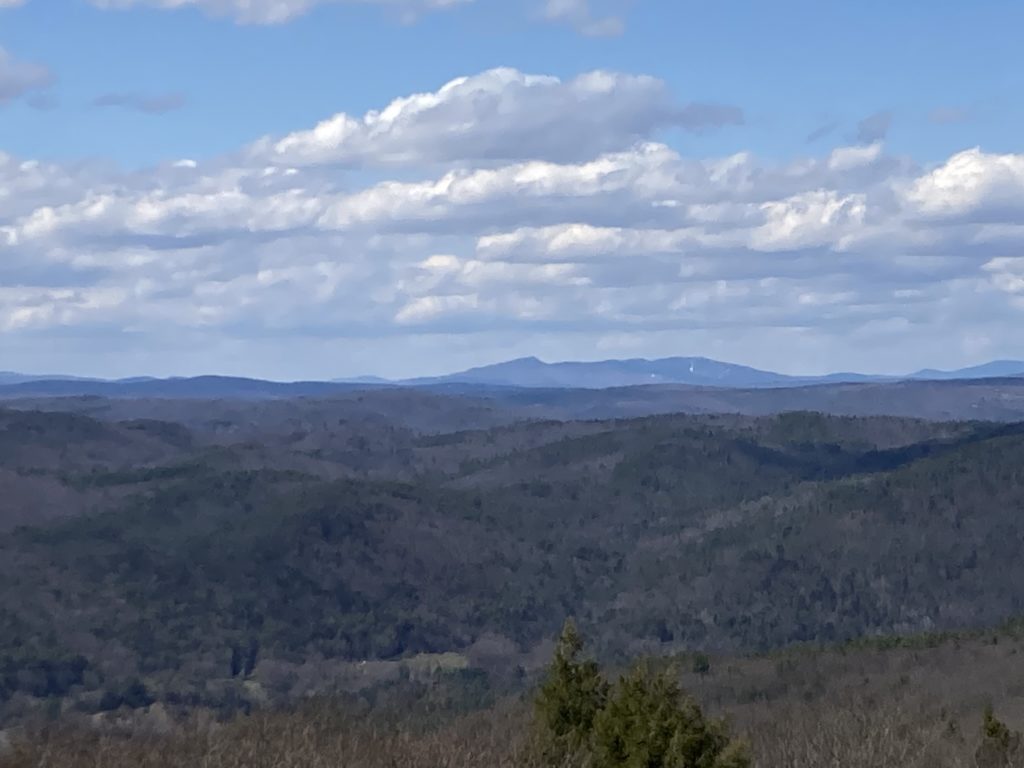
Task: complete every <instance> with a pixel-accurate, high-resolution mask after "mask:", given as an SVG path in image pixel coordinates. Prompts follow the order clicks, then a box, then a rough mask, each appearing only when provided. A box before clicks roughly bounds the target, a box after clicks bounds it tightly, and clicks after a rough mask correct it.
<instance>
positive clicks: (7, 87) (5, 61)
mask: <svg viewBox="0 0 1024 768" xmlns="http://www.w3.org/2000/svg"><path fill="white" fill-rule="evenodd" d="M52 84H53V74H52V73H51V72H50V70H49V69H48V68H47V67H45V66H43V65H42V64H36V63H34V62H29V61H22V60H20V59H16V58H15V57H14V56H13V55H11V54H10V53H8V52H7V51H6V50H4V48H2V47H0V105H2V104H5V103H7V102H9V101H13V100H14V99H17V98H20V97H22V96H25V95H28V94H32V93H33V92H36V91H41V90H44V89H46V88H49V87H50V86H51V85H52Z"/></svg>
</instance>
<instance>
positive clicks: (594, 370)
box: [401, 357, 881, 389]
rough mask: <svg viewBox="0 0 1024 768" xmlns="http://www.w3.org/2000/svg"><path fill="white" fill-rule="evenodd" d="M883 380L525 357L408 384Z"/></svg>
mask: <svg viewBox="0 0 1024 768" xmlns="http://www.w3.org/2000/svg"><path fill="white" fill-rule="evenodd" d="M878 380H881V377H877V376H866V375H864V374H858V373H836V374H830V375H828V376H789V375H786V374H782V373H774V372H772V371H762V370H759V369H757V368H751V367H749V366H746V365H736V364H733V363H723V362H720V361H718V360H711V359H709V358H706V357H666V358H662V359H660V360H645V359H642V358H636V359H632V360H602V361H600V362H563V363H545V362H544V361H542V360H538V359H537V358H536V357H523V358H519V359H517V360H510V361H508V362H505V363H498V364H496V365H486V366H482V367H480V368H471V369H469V370H468V371H462V372H461V373H453V374H449V375H447V376H437V377H432V378H419V379H408V380H406V381H403V382H401V383H403V384H406V385H412V386H424V385H437V384H479V385H493V386H508V387H529V388H538V387H539V388H553V389H567V388H570V389H607V388H610V387H632V386H642V385H650V384H686V385H689V386H697V387H726V388H730V389H734V388H745V389H752V388H760V387H787V386H797V385H802V384H812V383H817V382H821V383H840V382H862V381H878Z"/></svg>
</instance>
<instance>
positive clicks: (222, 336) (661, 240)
mask: <svg viewBox="0 0 1024 768" xmlns="http://www.w3.org/2000/svg"><path fill="white" fill-rule="evenodd" d="M532 89H538V90H537V91H536V92H534V91H533V90H532ZM609 94H610V95H609ZM565 101H569V102H570V103H571V108H565V107H564V104H563V102H565ZM434 110H438V111H437V112H435V111H434ZM545 110H546V113H545V114H540V115H538V112H541V113H543V112H545ZM682 111H683V110H682V108H681V107H679V106H678V105H676V104H675V103H674V102H673V101H672V100H671V99H669V98H668V97H667V96H665V95H664V91H663V88H662V86H661V85H660V84H659V83H658V82H657V81H654V80H649V79H645V78H633V77H629V76H622V75H613V74H609V73H597V74H591V75H585V76H583V77H581V78H579V79H577V80H571V81H567V82H562V81H559V80H557V79H554V78H533V77H530V76H526V75H522V74H520V73H516V72H513V71H510V70H499V71H497V72H487V73H483V74H481V75H477V76H474V77H469V78H465V79H462V80H459V81H456V85H454V86H452V85H450V86H446V87H444V88H442V89H440V90H439V91H437V92H435V93H433V94H427V95H425V96H424V95H414V96H409V97H405V98H403V99H399V100H397V101H395V102H394V103H393V104H392V105H391V106H389V107H387V108H386V109H385V110H383V111H382V112H380V113H371V115H367V116H363V117H361V118H352V119H351V120H352V121H353V122H352V127H351V128H350V129H345V130H342V131H340V132H335V133H331V132H330V131H327V132H324V131H321V132H320V134H319V135H317V133H316V131H317V129H315V128H314V129H311V130H310V131H308V132H299V133H296V134H292V135H291V136H288V137H283V138H278V139H275V138H270V139H267V140H265V141H263V142H260V143H259V144H258V145H257V146H256V147H250V148H248V149H246V150H245V151H240V152H238V153H236V154H234V155H232V156H226V157H221V158H216V159H213V160H209V161H197V160H193V159H189V158H182V159H179V160H176V161H174V162H170V163H168V164H166V165H164V166H160V167H155V168H151V169H149V170H148V171H145V172H132V173H124V172H119V171H118V170H117V169H113V168H109V167H105V166H102V165H83V166H68V165H59V164H46V163H39V162H34V161H29V160H23V159H19V158H15V157H11V156H8V155H3V154H0V286H2V287H0V333H2V334H4V342H5V349H7V350H11V352H10V354H11V356H12V357H11V359H10V362H9V363H8V364H9V365H12V364H17V363H18V361H19V360H28V359H30V358H29V357H28V356H29V355H31V354H36V355H38V354H42V353H41V352H40V350H50V349H53V350H59V351H60V354H65V353H66V354H69V355H72V358H68V359H73V355H74V354H75V353H74V351H73V348H72V347H70V346H63V347H62V346H61V344H62V342H61V341H60V340H61V339H65V338H72V337H73V338H74V339H76V340H77V341H78V342H82V340H83V339H84V340H86V341H87V345H86V346H87V347H88V348H90V349H101V348H103V345H104V344H108V345H110V347H111V349H112V347H113V342H112V341H111V340H112V339H114V338H116V339H117V340H118V343H120V344H125V343H136V341H137V343H138V345H139V347H138V350H136V351H138V352H139V354H141V355H145V354H146V353H145V349H152V348H159V349H161V350H165V353H164V356H163V358H161V360H155V359H154V361H153V365H154V366H159V365H165V366H171V365H176V366H177V368H176V370H166V369H164V372H168V373H171V372H179V373H181V372H189V370H195V368H196V367H198V368H202V367H207V368H208V367H209V366H210V365H217V366H219V365H220V363H219V362H218V361H222V360H233V359H237V360H238V361H239V362H238V365H239V366H244V365H245V364H246V363H245V361H246V360H248V361H250V362H249V363H248V364H249V365H250V366H251V365H252V363H251V361H253V360H266V359H268V358H270V357H273V355H272V354H270V353H271V351H272V350H274V351H277V352H280V353H281V354H284V353H285V352H286V351H287V352H288V353H289V354H288V355H287V359H288V360H290V361H291V364H292V365H293V366H294V368H293V370H292V371H291V372H289V374H286V375H296V376H303V375H336V374H337V375H340V374H343V373H356V372H357V371H356V370H343V369H341V368H340V366H339V368H336V369H333V370H330V369H328V368H329V366H330V365H331V364H332V363H331V360H333V359H337V358H338V356H339V354H340V356H341V357H343V358H344V359H350V355H349V351H351V352H352V354H354V355H356V356H357V357H358V355H359V354H364V355H365V356H364V357H363V358H360V359H363V360H364V361H365V362H364V363H363V364H361V366H362V367H363V369H364V371H365V370H367V369H368V367H369V366H371V365H372V364H373V362H374V361H379V360H381V359H385V358H386V359H390V360H394V361H395V362H394V365H393V366H392V367H391V368H390V369H388V370H382V369H379V368H378V369H376V370H375V371H374V372H380V373H391V374H413V373H418V372H423V371H425V370H429V369H430V366H431V365H435V366H436V365H442V367H456V366H457V365H459V362H460V361H465V362H480V361H481V360H480V357H481V356H484V357H486V356H490V355H496V354H497V353H496V352H493V351H492V348H493V346H494V345H498V344H500V345H502V346H503V347H505V348H507V349H509V350H511V351H513V352H514V353H531V352H532V353H539V354H545V355H548V356H552V357H581V356H588V354H587V350H595V351H596V350H598V349H600V350H601V354H602V355H605V356H607V355H610V354H615V353H617V352H623V353H626V354H631V355H632V354H647V355H651V354H671V353H679V354H684V353H702V354H709V355H716V356H720V357H732V358H735V359H740V360H743V361H746V362H752V363H756V364H761V365H771V363H772V361H771V360H767V359H765V358H764V357H763V356H764V355H767V354H768V353H769V351H771V350H775V351H777V350H779V349H785V350H786V355H787V357H786V361H785V364H779V363H778V361H776V364H775V365H774V367H788V368H790V369H800V368H803V369H805V370H808V369H811V368H814V367H815V364H814V361H817V363H816V366H817V367H819V368H820V367H821V366H826V367H841V365H842V364H843V363H845V364H848V365H849V366H851V367H862V368H873V369H879V368H883V369H884V368H886V367H889V368H890V369H892V367H893V366H896V367H904V368H912V367H915V366H916V367H923V365H925V364H935V363H944V362H945V361H946V360H947V359H948V358H945V357H943V358H941V359H935V358H934V355H940V354H945V355H949V354H951V350H956V349H958V348H957V346H956V345H957V344H958V343H960V344H962V347H961V348H959V349H961V352H960V354H962V355H963V356H964V357H965V358H967V357H969V356H970V355H977V354H978V350H985V351H989V352H992V353H993V354H996V353H999V354H1011V353H1012V351H1013V349H1012V345H1013V344H1014V343H1016V342H1015V338H1016V333H1015V329H1016V328H1018V327H1019V326H1020V323H1021V321H1022V320H1024V316H1022V313H1024V206H1022V205H1021V202H1020V201H1021V200H1024V156H1022V155H1015V154H993V153H986V152H983V151H981V150H980V149H968V150H965V151H963V152H960V153H957V154H955V155H953V156H952V157H950V158H948V159H946V160H945V161H943V162H941V163H939V164H937V165H936V166H934V167H931V168H919V167H917V166H915V165H914V164H913V163H911V162H909V161H907V160H905V159H901V158H898V157H893V156H891V155H889V154H888V153H887V152H886V149H885V147H884V145H883V144H882V143H881V142H880V141H877V142H874V143H870V144H866V145H865V144H856V145H853V146H849V147H840V148H837V149H834V150H832V151H830V152H828V153H826V154H822V155H820V156H811V157H804V158H798V159H795V160H793V161H790V162H785V163H769V162H765V161H762V160H759V159H758V158H757V157H756V156H754V155H752V154H750V153H745V152H741V153H736V154H734V155H730V156H726V157H711V158H696V157H693V156H692V155H691V153H686V154H684V153H681V152H680V151H679V150H677V149H674V148H673V147H671V146H668V145H666V144H664V143H661V142H659V141H657V140H656V139H655V138H654V137H652V135H651V134H652V133H653V132H654V131H656V130H657V128H658V127H660V126H663V125H668V124H678V123H672V122H671V121H672V120H678V119H680V118H679V117H678V115H679V113H680V112H682ZM495 115H497V117H496V116H495ZM665 115H668V116H669V117H664V116H665ZM499 118H500V119H499ZM665 121H668V122H665ZM451 125H456V126H457V132H458V136H459V140H452V138H451V136H450V135H449V131H450V126H451ZM584 125H590V126H592V127H591V129H590V131H589V133H588V132H587V131H585V130H584V127H583V126H584ZM603 126H604V127H603ZM549 134H555V137H554V138H549ZM558 134H566V135H568V136H569V137H571V139H572V140H571V141H569V142H564V141H562V139H561V138H559V136H558ZM399 160H401V161H402V167H401V168H400V170H399V171H398V172H396V173H392V169H391V166H392V165H393V164H395V163H397V162H399ZM439 164H440V165H439ZM345 165H359V166H364V167H368V168H371V169H372V172H369V173H367V172H361V173H358V174H351V173H349V172H348V170H347V169H346V168H345V167H343V166H345ZM935 338H941V339H942V340H943V342H942V343H941V344H937V343H934V341H933V340H934V339H935ZM40 339H45V340H47V343H46V344H40V343H38V342H39V340H40ZM431 339H434V341H431ZM437 339H443V340H444V344H443V346H439V345H440V344H441V342H439V341H437ZM133 340H135V341H133ZM979 340H981V341H979ZM982 342H983V343H982ZM83 343H84V342H83ZM69 344H70V342H69ZM331 345H334V347H331ZM331 349H333V350H334V352H333V353H331V352H330V350H331ZM417 349H429V350H430V352H429V353H426V354H424V353H420V354H423V356H421V357H417V356H416V355H417V352H416V350H417ZM33 350H35V351H34V352H33ZM69 350H70V351H69ZM341 350H344V353H341ZM359 350H363V352H362V353H359V352H358V351H359ZM458 350H461V351H458ZM472 350H476V352H475V353H474V352H473V351H472ZM55 354H56V352H55ZM133 354H134V352H133ZM472 354H476V355H477V357H476V358H471V356H472ZM822 355H825V357H822ZM828 355H832V356H833V357H828ZM466 356H470V357H469V358H467V357H466ZM61 359H64V358H61ZM137 359H140V360H150V359H151V358H147V357H145V356H143V357H140V358H137ZM54 360H55V361H56V362H58V363H59V362H60V361H59V360H57V359H56V358H55V359H54ZM822 360H824V361H826V362H822ZM438 361H442V362H440V363H439V362H438ZM829 361H834V362H829ZM951 362H954V363H955V362H959V360H952V361H951ZM83 364H84V363H83ZM37 367H52V366H50V365H45V366H44V365H39V366H37ZM58 367H63V365H58ZM218 370H224V368H222V367H218ZM235 370H236V371H237V372H243V373H267V371H265V370H261V369H258V368H253V367H249V368H244V367H242V368H238V369H235ZM91 372H98V371H91ZM124 372H125V373H131V372H132V371H124ZM134 372H160V369H159V367H157V368H149V369H148V370H147V371H134Z"/></svg>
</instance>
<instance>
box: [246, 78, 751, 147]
mask: <svg viewBox="0 0 1024 768" xmlns="http://www.w3.org/2000/svg"><path fill="white" fill-rule="evenodd" d="M741 121H742V112H740V110H739V109H737V108H735V107H730V106H726V105H715V104H678V103H676V102H675V101H674V99H673V98H672V96H671V94H670V93H669V92H668V89H667V87H666V86H665V84H664V83H663V82H662V81H660V80H657V79H656V78H652V77H646V76H635V75H624V74H619V73H615V72H602V71H596V72H589V73H587V74H583V75H580V76H578V77H576V78H573V79H571V80H568V81H562V80H560V79H558V78H556V77H550V76H539V75H529V74H524V73H522V72H519V71H518V70H515V69H507V68H503V69H492V70H489V71H487V72H483V73H481V74H479V75H474V76H472V77H461V78H458V79H456V80H452V81H451V82H449V83H447V84H446V85H444V86H442V87H441V88H440V89H439V90H437V91H435V92H433V93H420V94H415V95H413V96H407V97H403V98H400V99H396V100H394V101H393V102H391V104H389V105H388V106H387V107H385V108H384V109H382V110H379V111H372V112H368V113H366V114H365V115H362V116H360V117H354V116H352V115H348V114H346V113H339V114H337V115H335V116H334V117H331V118H329V119H327V120H324V121H323V122H321V123H320V124H318V125H317V126H315V127H314V128H312V129H310V130H306V131H298V132H295V133H292V134H289V135H287V136H284V137H282V138H271V137H267V138H265V139H263V140H261V141H259V142H257V143H256V145H255V146H253V147H252V148H251V149H250V152H251V153H252V155H253V156H255V157H258V158H260V159H262V160H265V161H267V162H275V163H284V164H288V165H309V164H320V163H338V164H343V165H381V164H393V165H405V164H410V163H445V162H454V161H462V160H479V161H502V160H517V159H524V158H540V159H548V160H555V161H562V160H572V159H583V158H587V157H591V156H593V155H594V154H596V153H599V152H604V151H608V150H612V149H621V148H625V147H628V146H629V145H630V144H632V143H633V142H636V141H639V140H642V139H646V138H648V137H650V136H652V135H653V134H655V133H656V132H658V131H659V130H661V129H664V128H671V127H678V128H683V129H686V130H691V131H700V130H707V129H710V128H716V127H721V126H723V125H728V124H731V123H737V122H741Z"/></svg>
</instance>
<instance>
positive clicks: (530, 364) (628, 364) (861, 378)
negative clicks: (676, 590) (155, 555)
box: [0, 356, 1024, 397]
mask: <svg viewBox="0 0 1024 768" xmlns="http://www.w3.org/2000/svg"><path fill="white" fill-rule="evenodd" d="M1018 377H1024V361H1019V360H993V361H990V362H988V363H982V364H979V365H974V366H968V367H966V368H958V369H952V370H941V369H936V368H924V369H921V370H918V371H915V372H913V373H908V374H906V375H879V374H865V373H858V372H855V371H842V372H835V373H827V374H821V375H794V374H785V373H778V372H775V371H769V370H763V369H760V368H754V367H752V366H748V365H741V364H737V363H728V362H723V361H720V360H714V359H712V358H708V357H701V356H674V357H663V358H654V359H648V358H640V357H637V358H624V359H607V360H595V361H577V360H564V361H555V362H546V361H544V360H541V359H540V358H538V357H535V356H528V357H519V358H514V359H511V360H505V361H502V362H498V363H493V364H489V365H481V366H475V367H472V368H468V369H466V370H463V371H456V372H454V373H449V374H444V375H440V376H418V377H412V378H405V379H385V378H381V377H379V376H352V377H346V378H336V379H331V380H300V381H271V380H267V379H259V378H254V377H245V376H220V375H201V376H175V377H167V378H155V377H150V376H137V377H131V378H119V379H103V378H89V377H77V376H67V375H57V374H54V375H39V376H35V375H31V374H22V373H15V372H7V371H4V372H0V397H18V396H24V395H32V396H38V395H58V396H59V395H65V396H66V395H83V394H97V395H107V396H146V395H150V394H153V393H155V392H160V393H161V395H160V396H173V395H174V394H175V393H176V392H184V393H185V396H188V397H198V396H205V397H211V396H212V397H279V396H288V395H291V396H312V395H325V394H330V393H332V392H336V391H346V390H349V389H352V388H353V387H436V386H447V385H471V386H484V387H513V388H522V389H611V388H621V387H636V386H645V385H659V384H660V385H685V386H693V387H716V388H722V389H762V388H765V389H766V388H786V387H800V386H807V385H813V384H844V383H849V384H863V383H885V382H899V381H952V380H961V379H962V380H974V379H990V378H1018Z"/></svg>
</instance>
